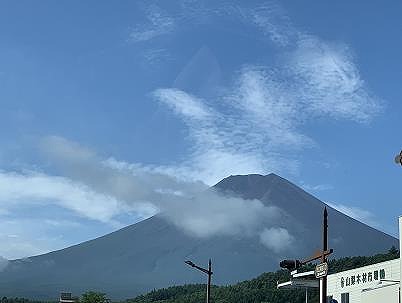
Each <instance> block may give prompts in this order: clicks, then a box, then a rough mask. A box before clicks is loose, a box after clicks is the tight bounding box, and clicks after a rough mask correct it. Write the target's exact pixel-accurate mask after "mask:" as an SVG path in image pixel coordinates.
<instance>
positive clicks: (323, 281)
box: [320, 207, 328, 303]
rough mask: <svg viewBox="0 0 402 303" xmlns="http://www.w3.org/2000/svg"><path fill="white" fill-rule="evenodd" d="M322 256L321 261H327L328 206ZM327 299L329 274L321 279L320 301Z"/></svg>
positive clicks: (323, 301) (325, 209)
mask: <svg viewBox="0 0 402 303" xmlns="http://www.w3.org/2000/svg"><path fill="white" fill-rule="evenodd" d="M322 239H323V243H322V256H321V263H325V262H327V256H326V254H325V252H326V251H327V250H328V212H327V207H325V208H324V222H323V235H322ZM326 301H327V275H325V276H324V277H322V278H321V279H320V303H326Z"/></svg>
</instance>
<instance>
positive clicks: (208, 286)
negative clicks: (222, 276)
mask: <svg viewBox="0 0 402 303" xmlns="http://www.w3.org/2000/svg"><path fill="white" fill-rule="evenodd" d="M184 263H186V264H187V265H189V266H191V267H194V268H196V269H198V270H199V271H202V272H203V273H204V274H207V275H208V283H207V303H210V300H211V277H212V274H213V272H212V262H211V259H209V262H208V269H205V268H202V267H200V266H198V265H195V264H194V263H193V262H191V261H184Z"/></svg>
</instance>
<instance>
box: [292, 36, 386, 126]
mask: <svg viewBox="0 0 402 303" xmlns="http://www.w3.org/2000/svg"><path fill="white" fill-rule="evenodd" d="M289 70H290V71H291V75H292V77H293V79H294V80H295V83H296V85H297V86H296V87H295V93H296V94H297V95H298V96H299V98H300V99H301V100H302V102H303V103H304V104H305V105H306V106H308V110H309V112H310V113H311V114H313V115H327V116H330V117H334V118H345V119H350V120H354V121H358V122H367V121H369V120H371V118H372V117H373V116H375V115H376V114H378V113H379V112H380V111H381V110H382V105H381V101H380V100H379V99H378V98H377V97H375V96H374V95H373V94H372V93H371V92H370V91H369V89H368V88H367V85H366V84H365V82H364V81H363V80H362V79H361V77H360V74H359V70H358V68H357V66H356V65H355V64H354V62H353V57H352V54H351V51H350V49H349V48H348V47H347V46H345V45H342V44H328V43H325V42H323V41H321V40H319V39H318V38H315V37H305V38H303V39H300V40H299V41H298V46H297V48H296V50H295V51H294V52H293V53H292V54H291V55H290V56H289Z"/></svg>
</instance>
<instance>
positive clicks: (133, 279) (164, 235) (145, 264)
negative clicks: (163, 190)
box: [0, 174, 398, 299]
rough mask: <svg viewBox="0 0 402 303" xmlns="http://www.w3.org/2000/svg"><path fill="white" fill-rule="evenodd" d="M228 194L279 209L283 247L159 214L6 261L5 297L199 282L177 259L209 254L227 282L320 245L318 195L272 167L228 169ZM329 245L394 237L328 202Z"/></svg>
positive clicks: (119, 294)
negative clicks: (207, 232) (265, 170)
mask: <svg viewBox="0 0 402 303" xmlns="http://www.w3.org/2000/svg"><path fill="white" fill-rule="evenodd" d="M213 188H214V189H216V190H217V191H219V192H221V193H222V194H224V195H227V196H236V197H241V198H243V199H247V200H250V199H256V200H259V201H261V202H262V203H263V204H264V206H270V207H275V208H278V209H280V210H281V211H280V214H281V216H280V218H279V221H278V222H277V224H279V226H281V227H286V229H287V230H288V231H289V233H290V234H291V235H292V239H293V242H292V246H291V247H290V248H289V249H287V250H286V251H281V252H275V251H272V250H269V249H267V247H266V246H264V245H263V244H262V243H261V241H260V239H259V238H258V237H240V236H213V237H209V238H196V237H191V236H189V235H188V234H186V233H184V232H183V231H182V230H180V229H179V228H177V227H176V226H174V225H172V224H170V223H169V222H167V221H165V220H164V219H163V218H161V217H159V216H154V217H152V218H149V219H146V220H144V221H141V222H139V223H136V224H133V225H130V226H127V227H125V228H123V229H120V230H118V231H116V232H113V233H111V234H108V235H105V236H103V237H100V238H97V239H94V240H91V241H87V242H84V243H81V244H79V245H75V246H72V247H69V248H65V249H62V250H59V251H55V252H51V253H47V254H44V255H40V256H34V257H30V258H25V259H19V260H13V261H10V262H9V264H8V266H7V267H6V268H5V269H4V270H3V271H2V272H0V293H1V294H2V295H3V296H8V297H14V296H19V297H28V298H37V299H55V298H57V296H58V294H59V292H60V291H62V290H67V291H71V292H73V294H74V295H79V294H81V293H83V292H85V291H87V290H99V291H103V292H106V293H107V294H108V295H109V296H110V297H111V298H113V299H123V298H129V297H134V296H136V295H138V294H141V293H144V292H146V291H149V290H152V289H154V288H160V287H167V286H171V285H178V284H185V283H204V280H205V277H204V276H203V275H201V274H200V273H199V272H197V271H194V270H192V269H191V268H188V267H187V266H186V265H185V264H184V263H183V261H184V260H188V259H190V260H192V261H194V262H195V263H197V264H200V265H201V266H202V265H203V264H204V265H205V264H206V262H207V260H208V259H209V258H212V262H213V265H212V266H213V271H214V275H213V283H215V284H229V283H235V282H237V281H241V280H245V279H250V278H252V277H255V276H257V275H259V274H261V273H262V272H266V271H271V270H277V269H278V261H279V260H280V259H281V258H284V257H296V256H298V257H302V258H303V257H307V256H309V255H310V254H311V253H312V252H313V251H314V250H315V249H317V248H319V247H320V245H321V233H322V226H321V218H322V211H323V208H324V203H323V202H321V201H320V200H318V199H317V198H315V197H313V196H312V195H310V194H308V193H307V192H305V191H304V190H302V189H301V188H299V187H297V186H296V185H294V184H292V183H291V182H289V181H287V180H285V179H283V178H281V177H279V176H277V175H275V174H269V175H267V176H261V175H244V176H230V177H228V178H225V179H223V180H222V181H220V182H219V183H217V184H216V185H215V186H214V187H213ZM327 208H328V213H329V242H330V243H329V246H330V247H331V248H334V250H335V253H336V256H338V257H341V256H356V255H372V254H375V253H377V252H383V251H385V250H388V249H389V248H390V247H391V246H393V245H395V246H397V245H398V241H397V239H395V238H393V237H391V236H389V235H387V234H385V233H383V232H380V231H378V230H376V229H374V228H371V227H369V226H367V225H365V224H363V223H361V222H358V221H356V220H354V219H352V218H350V217H348V216H346V215H344V214H342V213H340V212H338V211H337V210H335V209H333V208H330V207H328V206H327Z"/></svg>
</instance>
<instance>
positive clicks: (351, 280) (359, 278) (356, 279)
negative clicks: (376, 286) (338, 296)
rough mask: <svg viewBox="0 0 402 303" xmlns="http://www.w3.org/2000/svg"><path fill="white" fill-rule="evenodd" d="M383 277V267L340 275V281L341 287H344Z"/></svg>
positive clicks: (378, 279)
mask: <svg viewBox="0 0 402 303" xmlns="http://www.w3.org/2000/svg"><path fill="white" fill-rule="evenodd" d="M385 278H386V276H385V269H384V268H380V269H377V270H374V271H363V272H359V273H358V274H354V275H349V276H342V277H341V279H340V282H341V288H344V287H347V286H353V285H359V284H366V283H370V282H374V281H377V282H379V281H380V280H383V279H385Z"/></svg>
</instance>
